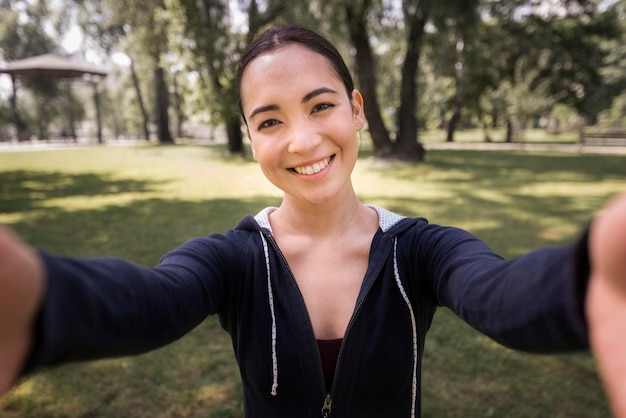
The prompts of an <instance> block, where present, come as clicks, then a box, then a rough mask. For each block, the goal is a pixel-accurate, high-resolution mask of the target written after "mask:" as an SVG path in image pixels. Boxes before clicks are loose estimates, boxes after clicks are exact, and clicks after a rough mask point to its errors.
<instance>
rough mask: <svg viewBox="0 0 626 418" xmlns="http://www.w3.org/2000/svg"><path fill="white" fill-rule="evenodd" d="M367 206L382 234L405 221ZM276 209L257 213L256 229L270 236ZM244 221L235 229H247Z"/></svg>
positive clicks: (377, 208) (271, 208)
mask: <svg viewBox="0 0 626 418" xmlns="http://www.w3.org/2000/svg"><path fill="white" fill-rule="evenodd" d="M367 206H368V207H370V208H372V209H374V210H375V211H376V213H378V226H379V227H380V229H381V230H382V231H383V233H384V232H388V231H389V230H390V229H391V228H393V227H394V226H396V224H398V223H399V222H400V221H401V220H403V219H405V216H401V215H398V214H395V213H393V212H390V211H388V210H387V209H384V208H381V207H380V206H376V205H367ZM276 209H277V208H276V207H273V206H270V207H267V208H265V209H263V210H262V211H260V212H259V213H257V214H256V216H255V217H254V220H255V221H256V223H257V225H258V227H261V229H265V230H267V231H268V232H269V233H270V234H272V225H271V224H270V213H272V212H273V211H275V210H276ZM244 221H245V220H244ZM244 221H242V222H240V224H239V225H237V228H240V229H248V227H249V225H247V223H245V224H244ZM254 229H255V230H257V229H258V228H254Z"/></svg>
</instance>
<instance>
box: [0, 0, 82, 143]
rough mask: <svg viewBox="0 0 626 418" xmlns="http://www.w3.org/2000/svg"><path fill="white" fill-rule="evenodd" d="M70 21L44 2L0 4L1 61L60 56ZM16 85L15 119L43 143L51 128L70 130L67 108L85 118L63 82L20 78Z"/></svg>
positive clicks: (43, 0)
mask: <svg viewBox="0 0 626 418" xmlns="http://www.w3.org/2000/svg"><path fill="white" fill-rule="evenodd" d="M69 18H70V15H69V13H68V12H67V11H66V10H64V9H59V10H56V9H53V8H51V7H50V5H49V4H48V1H46V0H38V1H33V2H30V1H2V2H0V57H2V58H3V59H5V60H7V61H15V60H19V59H23V58H28V57H31V56H36V55H41V54H45V53H51V52H59V50H60V45H59V42H60V38H61V37H62V36H63V34H64V31H65V30H66V28H67V23H68V20H69ZM18 85H19V87H20V88H19V89H18V90H19V93H18V97H19V99H18V100H17V102H18V103H17V112H18V117H19V118H20V121H21V122H25V123H26V130H28V131H30V132H34V133H37V135H38V137H39V138H40V139H46V138H47V137H48V134H49V130H50V129H51V128H56V130H57V131H60V130H65V131H67V132H69V131H70V130H71V129H73V125H72V123H73V120H70V118H69V116H68V113H69V112H70V111H69V109H70V106H71V113H72V114H74V115H76V119H75V120H79V119H80V118H81V116H82V115H83V114H84V112H83V105H82V102H81V101H80V100H79V98H78V97H77V96H76V95H75V94H74V93H73V92H72V91H69V92H68V89H70V87H69V86H67V85H66V83H65V81H63V80H61V81H59V80H50V79H39V78H19V80H18ZM61 110H65V112H62V111H61ZM18 124H20V123H19V122H18ZM20 129H24V127H23V126H20Z"/></svg>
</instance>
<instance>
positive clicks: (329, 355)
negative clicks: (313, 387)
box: [317, 338, 343, 392]
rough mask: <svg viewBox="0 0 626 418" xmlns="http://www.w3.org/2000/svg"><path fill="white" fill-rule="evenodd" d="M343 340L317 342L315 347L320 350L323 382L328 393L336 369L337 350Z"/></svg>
mask: <svg viewBox="0 0 626 418" xmlns="http://www.w3.org/2000/svg"><path fill="white" fill-rule="evenodd" d="M342 342H343V338H337V339H335V340H317V346H318V348H319V350H320V357H321V358H322V370H323V371H324V381H325V382H326V390H327V391H329V392H330V387H331V386H332V385H333V377H334V376H335V368H336V367H337V359H338V358H339V350H341V343H342Z"/></svg>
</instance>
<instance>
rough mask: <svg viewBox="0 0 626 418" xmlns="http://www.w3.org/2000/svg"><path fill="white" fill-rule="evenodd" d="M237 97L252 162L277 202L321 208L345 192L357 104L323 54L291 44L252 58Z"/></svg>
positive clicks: (354, 148)
mask: <svg viewBox="0 0 626 418" xmlns="http://www.w3.org/2000/svg"><path fill="white" fill-rule="evenodd" d="M241 98H242V107H243V112H244V117H245V118H246V121H247V124H248V136H249V137H250V141H251V144H252V152H253V155H254V159H255V160H257V161H258V163H259V165H260V167H261V169H262V171H263V173H264V174H265V176H266V177H267V178H268V179H269V180H270V181H271V182H272V183H273V184H274V185H276V186H277V187H278V188H280V189H281V190H283V192H284V193H285V198H286V199H287V198H291V197H293V198H296V199H300V200H301V201H303V202H306V203H309V204H318V203H326V202H328V201H329V199H333V198H337V197H341V193H342V192H343V191H350V192H352V185H351V183H350V174H351V172H352V169H353V167H354V164H355V162H356V158H357V153H358V140H357V131H359V130H360V129H361V128H362V127H363V120H364V118H363V99H362V97H361V95H360V93H359V92H358V91H356V90H355V91H353V92H352V93H351V96H349V95H348V94H347V93H346V89H345V87H344V84H343V82H342V81H341V79H340V78H339V77H338V76H337V74H336V72H335V71H334V70H333V68H332V66H331V63H330V62H329V61H328V59H327V58H325V57H324V56H322V55H320V54H318V53H316V52H313V51H312V50H309V49H307V48H305V47H302V46H300V45H297V44H292V45H288V46H285V47H282V48H279V49H277V50H274V51H271V52H269V53H266V54H263V55H260V56H259V57H257V58H255V59H254V60H252V61H251V62H250V63H249V64H248V66H247V67H246V69H245V71H244V72H243V76H242V80H241Z"/></svg>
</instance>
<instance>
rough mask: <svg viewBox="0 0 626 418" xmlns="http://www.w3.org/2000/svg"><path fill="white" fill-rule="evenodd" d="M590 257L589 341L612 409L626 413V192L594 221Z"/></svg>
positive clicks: (618, 414)
mask: <svg viewBox="0 0 626 418" xmlns="http://www.w3.org/2000/svg"><path fill="white" fill-rule="evenodd" d="M589 257H590V265H591V277H590V281H589V287H588V292H587V296H586V301H585V302H586V313H587V319H588V322H589V333H590V343H591V347H592V350H593V352H594V355H595V356H596V359H597V362H598V367H599V371H600V374H601V377H602V379H603V381H604V384H605V387H606V390H607V394H608V397H609V400H610V402H611V406H612V408H613V412H614V414H615V416H616V417H626V193H624V194H622V195H620V196H618V197H617V198H615V199H614V200H612V201H611V202H610V203H609V204H608V205H607V206H606V207H605V209H604V210H603V211H602V212H601V213H600V214H599V215H598V217H597V218H596V219H595V220H594V221H593V223H592V224H591V230H590V235H589Z"/></svg>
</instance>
